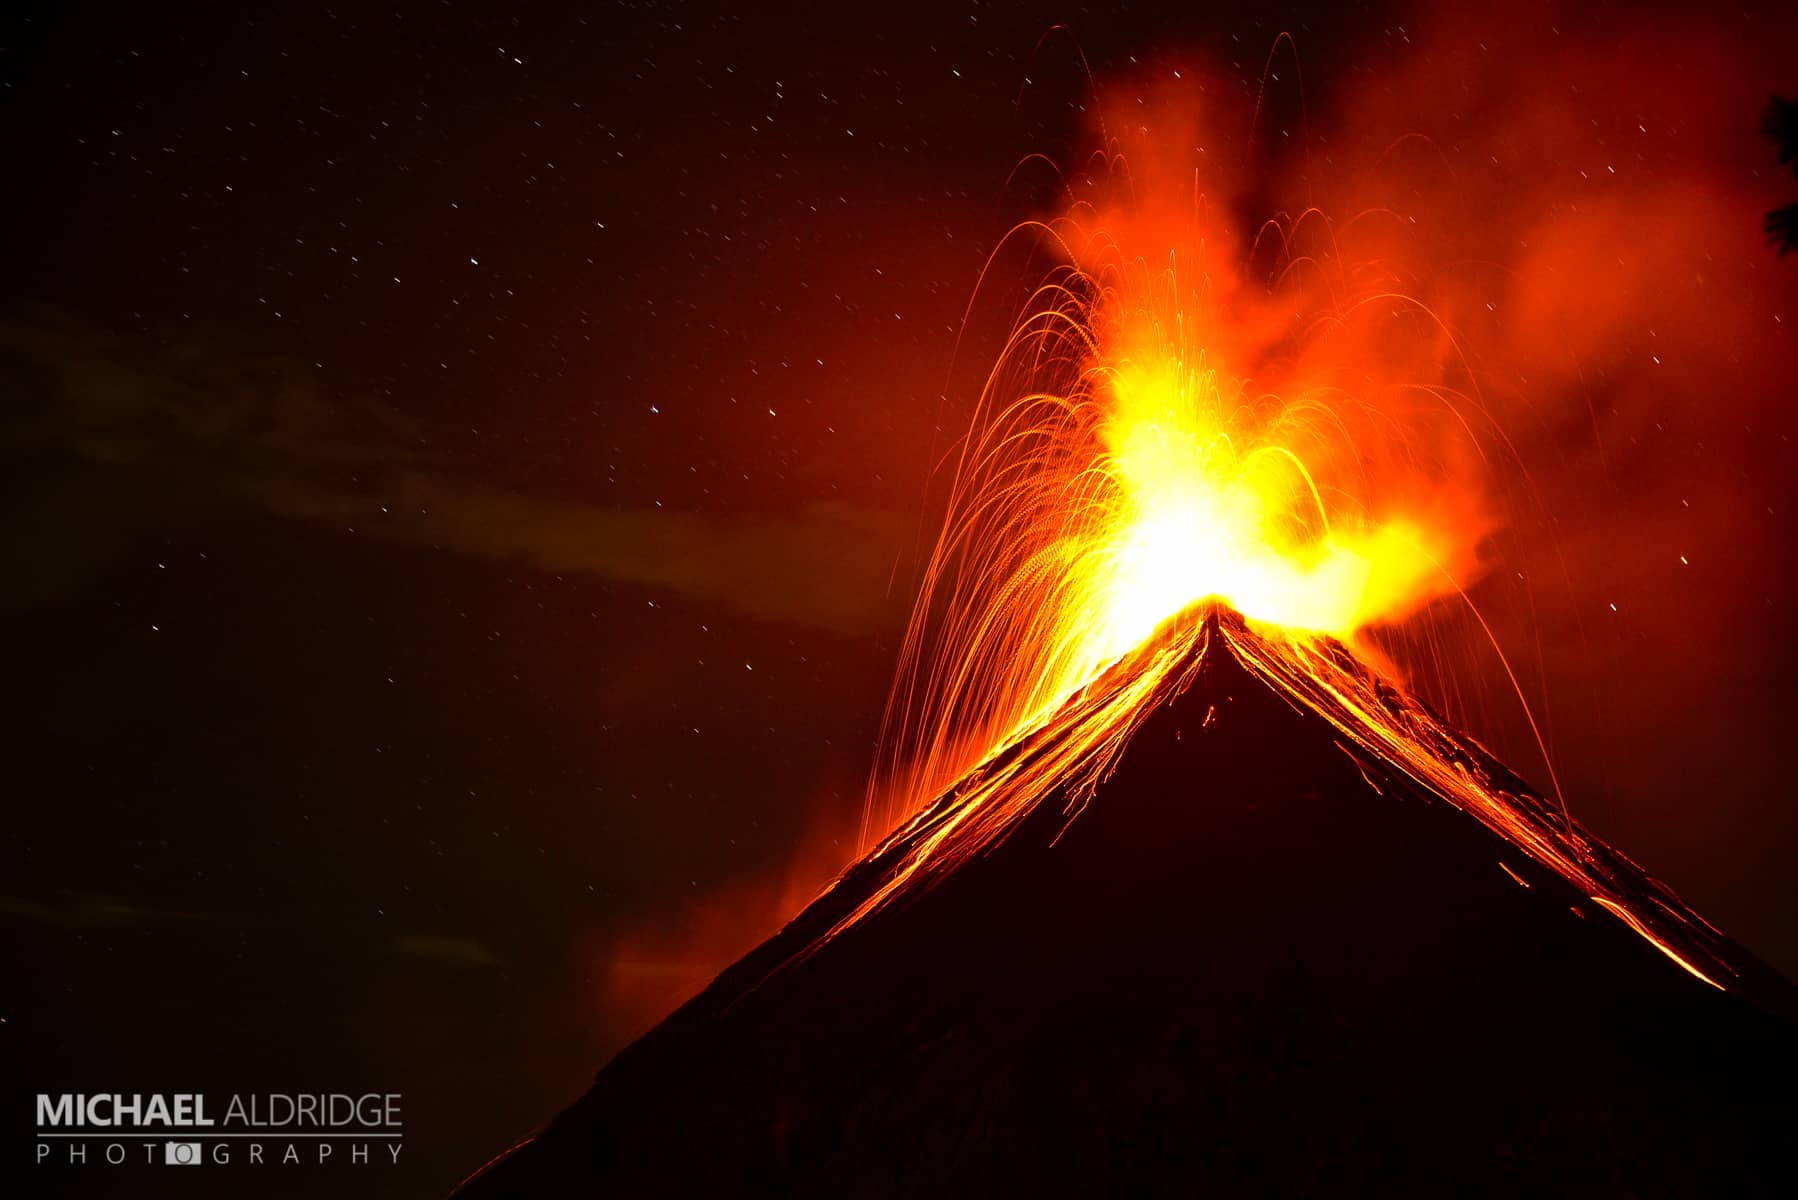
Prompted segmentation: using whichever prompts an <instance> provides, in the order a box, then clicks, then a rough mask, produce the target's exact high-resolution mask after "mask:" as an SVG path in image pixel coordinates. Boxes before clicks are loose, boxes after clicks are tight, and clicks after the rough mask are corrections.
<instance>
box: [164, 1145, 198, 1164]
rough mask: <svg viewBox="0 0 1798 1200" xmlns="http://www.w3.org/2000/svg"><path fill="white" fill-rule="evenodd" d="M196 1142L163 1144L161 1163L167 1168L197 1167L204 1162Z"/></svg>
mask: <svg viewBox="0 0 1798 1200" xmlns="http://www.w3.org/2000/svg"><path fill="white" fill-rule="evenodd" d="M205 1161H206V1160H205V1157H204V1156H202V1155H201V1153H200V1143H198V1142H164V1143H163V1144H162V1162H163V1165H164V1166H168V1167H197V1166H199V1165H200V1164H201V1163H203V1162H205Z"/></svg>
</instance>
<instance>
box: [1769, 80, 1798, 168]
mask: <svg viewBox="0 0 1798 1200" xmlns="http://www.w3.org/2000/svg"><path fill="white" fill-rule="evenodd" d="M1761 132H1762V133H1764V134H1766V135H1767V136H1768V137H1769V138H1771V139H1772V140H1773V143H1774V144H1775V145H1777V146H1778V147H1779V162H1780V165H1782V166H1783V165H1784V164H1786V163H1791V164H1792V174H1793V175H1798V100H1783V99H1781V98H1780V97H1778V96H1769V97H1768V98H1767V108H1766V111H1765V112H1763V113H1761Z"/></svg>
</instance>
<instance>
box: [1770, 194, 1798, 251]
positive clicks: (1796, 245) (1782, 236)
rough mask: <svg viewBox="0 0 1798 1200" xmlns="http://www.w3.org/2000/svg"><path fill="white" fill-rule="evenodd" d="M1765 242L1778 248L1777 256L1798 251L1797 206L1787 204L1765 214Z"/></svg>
mask: <svg viewBox="0 0 1798 1200" xmlns="http://www.w3.org/2000/svg"><path fill="white" fill-rule="evenodd" d="M1767 242H1768V244H1769V245H1774V246H1778V247H1779V256H1780V257H1781V258H1784V257H1785V255H1786V251H1788V250H1798V204H1788V205H1786V206H1785V207H1784V208H1776V209H1774V210H1773V211H1772V212H1770V213H1768V214H1767Z"/></svg>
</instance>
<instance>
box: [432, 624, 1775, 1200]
mask: <svg viewBox="0 0 1798 1200" xmlns="http://www.w3.org/2000/svg"><path fill="white" fill-rule="evenodd" d="M1032 772H1035V773H1036V774H1034V775H1033V774H1032ZM1044 772H1048V775H1047V776H1045V775H1044V774H1043V773H1044ZM1044 778H1049V779H1050V785H1049V786H1037V787H1036V791H1033V792H1030V791H1029V787H1028V786H1027V785H1041V783H1042V780H1043V779H1044ZM1025 792H1029V794H1030V796H1031V802H1029V803H1014V802H1013V801H1014V800H1015V799H1016V797H1017V796H1018V795H1020V794H1024V793H1025ZM1794 1011H1798V1009H1795V1007H1794V1002H1793V994H1792V989H1791V987H1790V985H1789V984H1787V983H1786V982H1785V981H1784V980H1783V979H1781V978H1780V977H1778V976H1777V975H1776V974H1774V973H1773V972H1771V971H1770V970H1768V969H1767V968H1765V967H1764V966H1762V965H1761V964H1760V963H1758V961H1756V960H1755V959H1753V957H1752V956H1750V955H1748V954H1746V953H1745V952H1743V951H1742V950H1740V949H1739V948H1738V947H1736V946H1734V945H1733V943H1730V942H1729V941H1728V940H1727V939H1725V938H1724V937H1722V935H1720V934H1718V933H1716V931H1714V930H1712V929H1711V928H1710V927H1709V926H1707V925H1705V924H1704V923H1703V922H1702V920H1700V919H1699V918H1697V917H1696V915H1695V914H1692V913H1691V912H1690V911H1689V910H1687V909H1686V908H1685V907H1684V906H1683V905H1681V904H1680V903H1679V901H1678V899H1677V897H1675V896H1673V894H1672V893H1671V892H1669V891H1667V890H1666V889H1665V888H1663V887H1661V886H1660V885H1658V884H1656V883H1655V882H1654V881H1653V880H1651V879H1650V878H1648V877H1647V876H1646V875H1645V874H1644V873H1642V872H1641V871H1640V870H1639V869H1638V868H1636V867H1635V866H1634V864H1632V863H1630V862H1629V861H1628V860H1627V859H1625V858H1623V857H1622V856H1621V855H1618V854H1616V853H1615V852H1613V851H1611V850H1609V849H1608V848H1606V847H1604V846H1603V845H1602V843H1599V842H1598V841H1597V840H1596V839H1594V838H1592V837H1591V836H1590V835H1589V834H1586V833H1585V832H1584V831H1583V830H1580V829H1579V828H1578V827H1577V826H1576V825H1575V826H1572V827H1569V826H1568V825H1567V823H1566V822H1565V820H1564V818H1563V817H1562V815H1561V812H1560V810H1559V808H1558V806H1555V805H1552V804H1550V803H1548V802H1546V801H1544V800H1542V799H1541V798H1540V797H1538V796H1536V795H1535V794H1534V793H1532V792H1530V791H1529V790H1528V789H1527V788H1526V787H1525V786H1524V785H1523V784H1522V783H1521V781H1519V780H1517V779H1516V778H1515V777H1514V776H1512V775H1510V773H1509V772H1507V771H1505V770H1504V769H1503V768H1502V767H1501V766H1499V765H1498V764H1497V763H1495V762H1493V761H1492V759H1491V758H1490V756H1488V755H1486V754H1485V753H1484V752H1483V751H1481V750H1480V749H1479V748H1478V747H1477V746H1475V745H1474V744H1472V743H1471V742H1469V741H1467V740H1466V739H1465V738H1462V737H1460V736H1458V735H1456V734H1454V733H1453V731H1452V730H1449V729H1447V728H1446V727H1445V726H1443V725H1442V723H1441V722H1440V721H1438V720H1437V719H1436V718H1434V717H1433V716H1432V715H1431V714H1430V713H1428V711H1427V710H1425V709H1423V708H1422V707H1421V706H1418V705H1416V704H1414V703H1413V702H1411V701H1409V700H1407V699H1406V698H1404V697H1403V696H1402V695H1400V694H1398V693H1397V692H1396V691H1394V690H1393V689H1392V688H1390V687H1389V686H1388V685H1386V684H1385V683H1383V682H1382V681H1380V680H1379V679H1378V678H1377V677H1376V676H1374V675H1373V674H1372V673H1371V672H1369V671H1367V670H1366V668H1364V667H1362V666H1360V664H1358V663H1357V662H1355V660H1354V659H1353V658H1352V657H1351V656H1349V655H1348V653H1347V652H1346V651H1343V650H1340V648H1337V647H1334V646H1330V645H1324V646H1321V647H1316V648H1313V649H1311V650H1305V651H1301V650H1296V649H1294V648H1292V647H1289V646H1286V645H1284V644H1280V643H1275V642H1273V641H1270V640H1268V639H1266V638H1263V637H1261V636H1260V635H1258V634H1256V633H1254V632H1252V631H1250V630H1249V629H1247V628H1246V627H1245V626H1244V625H1243V624H1242V623H1241V622H1240V620H1239V619H1237V618H1235V617H1234V616H1233V614H1229V613H1219V612H1216V611H1210V612H1206V613H1202V614H1201V613H1196V612H1195V613H1194V614H1189V615H1188V616H1187V617H1185V618H1182V619H1181V621H1180V622H1176V623H1170V626H1169V627H1166V628H1165V629H1164V631H1163V634H1162V635H1160V636H1159V637H1158V638H1157V640H1156V642H1155V643H1153V644H1151V645H1150V646H1148V647H1145V648H1144V649H1143V650H1142V651H1139V652H1138V653H1137V654H1136V655H1133V656H1132V658H1131V659H1129V660H1126V661H1125V662H1123V663H1120V664H1119V666H1118V667H1117V668H1114V670H1113V671H1112V672H1110V673H1109V674H1108V675H1106V676H1105V677H1103V678H1101V679H1100V680H1098V681H1095V682H1094V683H1093V684H1092V685H1090V686H1089V687H1088V688H1087V689H1086V690H1085V691H1084V692H1082V693H1081V694H1079V695H1076V696H1075V697H1072V698H1070V699H1069V700H1068V701H1067V702H1066V704H1064V705H1063V707H1062V708H1061V709H1060V710H1058V711H1057V712H1056V713H1055V714H1054V715H1053V716H1051V717H1050V718H1049V719H1048V720H1047V721H1046V722H1045V723H1044V724H1043V725H1042V726H1041V727H1040V728H1039V729H1038V730H1036V731H1035V732H1033V733H1031V734H1029V735H1027V736H1026V737H1024V738H1022V739H1020V740H1019V741H1018V742H1017V743H1015V744H1014V745H1012V746H1010V747H1009V748H1007V749H1006V750H1005V751H1003V752H1002V753H1001V754H999V755H997V756H995V758H994V759H992V760H991V761H989V763H987V764H985V765H984V766H983V767H981V768H979V769H978V770H977V771H976V772H975V773H974V775H973V776H972V777H970V780H969V781H967V782H966V783H964V784H963V785H961V786H958V787H957V788H956V789H954V790H952V791H951V792H950V793H949V794H948V795H946V796H945V797H943V798H942V799H941V800H939V801H938V802H937V803H936V804H935V805H933V806H932V807H931V808H930V809H927V810H926V811H925V812H924V813H922V814H920V815H919V816H918V817H917V818H915V819H914V820H912V821H911V822H909V823H908V824H907V825H906V826H905V827H904V828H902V829H901V830H899V831H898V832H896V833H895V834H894V835H893V836H892V837H891V838H890V839H889V840H888V842H887V843H886V844H885V845H883V846H882V847H881V848H880V849H878V850H877V851H876V852H875V853H874V854H872V855H870V856H869V857H868V858H867V859H865V860H863V861H862V862H861V863H859V864H857V865H856V866H855V867H852V868H851V869H850V870H849V871H848V872H846V873H845V875H844V876H843V877H842V878H841V879H839V880H838V882H837V883H836V884H835V885H834V886H833V887H832V888H831V889H830V890H829V891H828V892H826V893H825V894H824V895H823V896H821V897H820V898H819V899H818V900H817V901H816V902H814V903H813V904H812V905H811V906H810V907H809V908H807V909H806V911H805V912H804V913H802V914H801V915H800V916H799V917H798V918H797V919H795V920H794V921H793V922H792V923H791V924H790V925H789V926H788V927H787V928H786V929H784V930H782V931H781V932H780V933H779V934H778V935H776V936H775V937H774V938H771V939H770V940H769V941H768V942H766V943H764V944H763V945H762V946H760V947H759V948H757V949H756V950H755V951H753V952H751V953H750V954H749V955H747V956H746V957H745V958H743V959H742V960H741V961H740V962H738V963H737V964H736V965H735V966H733V967H732V968H730V969H729V970H728V971H726V972H725V973H724V974H723V975H722V976H720V977H719V979H718V980H717V981H716V982H714V983H713V984H712V986H711V987H710V988H708V989H707V990H706V991H705V992H703V993H702V994H701V995H699V996H698V997H696V998H695V999H694V1000H692V1001H691V1002H689V1003H688V1004H687V1005H686V1006H684V1007H683V1008H682V1009H680V1010H679V1011H678V1012H676V1013H675V1014H674V1015H672V1016H671V1017H669V1018H668V1019H667V1020H666V1021H664V1022H663V1023H662V1024H661V1025H660V1026H658V1027H657V1028H656V1029H654V1030H653V1031H651V1032H650V1033H649V1034H648V1035H646V1036H645V1037H644V1038H642V1039H641V1040H640V1041H638V1042H637V1043H636V1044H634V1045H632V1046H630V1047H629V1048H627V1049H626V1050H624V1051H623V1052H622V1053H620V1054H619V1055H618V1056H617V1057H616V1058H615V1059H614V1060H613V1061H612V1062H610V1063H609V1064H607V1065H606V1066H605V1068H604V1069H603V1070H602V1071H600V1073H599V1075H598V1077H597V1079H596V1080H595V1082H594V1085H593V1087H592V1089H591V1090H590V1091H589V1092H588V1093H587V1094H586V1095H585V1096H583V1097H582V1098H581V1099H580V1100H579V1101H577V1102H576V1103H575V1104H574V1105H573V1106H572V1107H570V1108H569V1109H568V1110H567V1111H565V1112H564V1113H563V1114H562V1115H561V1116H559V1117H558V1118H557V1119H556V1120H555V1121H553V1122H552V1123H551V1124H550V1125H549V1126H548V1127H547V1128H546V1129H545V1130H543V1131H542V1132H541V1133H540V1134H539V1135H538V1136H537V1137H536V1138H534V1139H533V1140H531V1141H529V1142H527V1143H524V1144H523V1145H521V1146H520V1147H518V1148H516V1149H515V1150H514V1151H513V1152H511V1153H510V1154H509V1155H508V1156H506V1157H504V1158H503V1159H502V1160H500V1161H498V1162H497V1163H495V1164H493V1165H492V1166H490V1167H489V1168H488V1169H487V1170H486V1171H485V1172H484V1173H482V1174H481V1175H479V1176H478V1177H477V1178H476V1179H474V1180H472V1181H471V1182H470V1183H469V1184H467V1185H466V1186H465V1189H464V1192H463V1194H464V1195H466V1196H468V1197H470V1198H478V1200H485V1198H488V1197H510V1196H520V1197H522V1196H574V1195H582V1196H586V1195H630V1196H642V1195H651V1196H654V1195H706V1196H716V1195H744V1194H757V1195H783V1196H854V1197H883V1196H900V1195H943V1194H951V1195H969V1196H975V1195H978V1196H993V1195H1012V1194H1051V1195H1063V1194H1073V1195H1319V1196H1336V1195H1343V1194H1350V1193H1354V1194H1359V1193H1378V1194H1413V1193H1418V1192H1423V1193H1429V1194H1437V1195H1489V1194H1516V1193H1521V1194H1531V1195H1540V1194H1551V1195H1575V1194H1577V1195H1583V1196H1590V1195H1601V1196H1605V1195H1617V1196H1624V1195H1681V1196H1687V1195H1697V1194H1727V1195H1753V1194H1772V1193H1779V1194H1786V1193H1787V1192H1788V1190H1789V1186H1790V1185H1789V1183H1788V1182H1787V1178H1786V1177H1787V1175H1788V1174H1789V1170H1790V1168H1789V1165H1788V1159H1789V1149H1790V1143H1791V1128H1792V1118H1793V1117H1794V1116H1795V1115H1798V1110H1795V1108H1794V1105H1793V1104H1792V1102H1791V1101H1790V1099H1788V1098H1787V1090H1786V1089H1787V1086H1788V1081H1789V1079H1790V1078H1791V1070H1792V1067H1793V1066H1794V1065H1795V1064H1798V1044H1795V1040H1794V1034H1793V1026H1792V1024H1791V1022H1790V1014H1791V1013H1792V1012H1794ZM1782 1185H1783V1186H1782Z"/></svg>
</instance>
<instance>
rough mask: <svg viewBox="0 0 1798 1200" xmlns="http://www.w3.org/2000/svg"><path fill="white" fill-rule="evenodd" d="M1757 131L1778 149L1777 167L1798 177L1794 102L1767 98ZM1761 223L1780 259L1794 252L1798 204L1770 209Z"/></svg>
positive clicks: (1797, 116) (1797, 127) (1797, 126)
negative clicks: (1777, 248)
mask: <svg viewBox="0 0 1798 1200" xmlns="http://www.w3.org/2000/svg"><path fill="white" fill-rule="evenodd" d="M1761 132H1762V133H1764V134H1766V135H1767V136H1768V137H1769V138H1770V139H1772V141H1773V144H1774V145H1776V146H1778V147H1779V162H1780V165H1782V166H1783V165H1785V164H1786V163H1790V164H1791V165H1792V174H1793V175H1795V176H1798V100H1786V99H1783V98H1781V97H1779V96H1769V97H1768V98H1767V108H1766V111H1764V112H1762V113H1761ZM1765 224H1766V230H1767V242H1768V243H1769V244H1770V245H1774V246H1777V247H1779V256H1780V257H1781V258H1784V257H1785V256H1786V251H1788V250H1798V204H1788V205H1786V206H1785V207H1784V208H1776V209H1774V210H1773V211H1772V212H1770V213H1768V214H1767V219H1766V223H1765Z"/></svg>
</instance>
